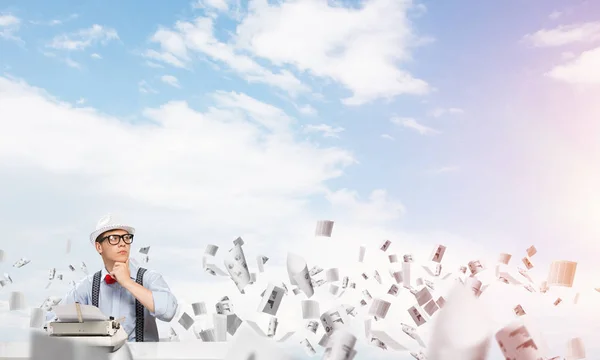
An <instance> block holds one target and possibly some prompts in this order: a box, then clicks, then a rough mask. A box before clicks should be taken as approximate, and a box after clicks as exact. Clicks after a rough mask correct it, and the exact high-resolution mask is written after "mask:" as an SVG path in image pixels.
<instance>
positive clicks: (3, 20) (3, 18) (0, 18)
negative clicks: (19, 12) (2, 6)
mask: <svg viewBox="0 0 600 360" xmlns="http://www.w3.org/2000/svg"><path fill="white" fill-rule="evenodd" d="M20 23H21V20H20V19H19V18H18V17H16V16H14V15H10V14H8V15H0V27H10V26H16V25H19V24H20Z"/></svg>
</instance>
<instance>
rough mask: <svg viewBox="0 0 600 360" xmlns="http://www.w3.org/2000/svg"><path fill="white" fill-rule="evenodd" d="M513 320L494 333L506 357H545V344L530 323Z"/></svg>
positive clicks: (529, 359) (532, 359)
mask: <svg viewBox="0 0 600 360" xmlns="http://www.w3.org/2000/svg"><path fill="white" fill-rule="evenodd" d="M520 319H521V320H519V321H515V322H513V323H511V324H509V325H507V326H505V327H504V328H502V329H500V331H498V332H497V333H496V341H497V342H498V345H499V346H500V350H502V353H503V354H504V356H505V357H506V358H511V359H518V360H534V359H540V358H542V359H543V358H545V357H546V351H547V348H546V345H545V343H543V339H542V338H541V334H540V333H539V332H537V331H533V329H532V327H531V323H530V322H527V321H523V320H522V319H525V317H521V318H520Z"/></svg>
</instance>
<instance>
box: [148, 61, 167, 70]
mask: <svg viewBox="0 0 600 360" xmlns="http://www.w3.org/2000/svg"><path fill="white" fill-rule="evenodd" d="M146 65H147V66H148V67H151V68H155V69H164V66H162V65H161V64H157V63H155V62H153V61H146Z"/></svg>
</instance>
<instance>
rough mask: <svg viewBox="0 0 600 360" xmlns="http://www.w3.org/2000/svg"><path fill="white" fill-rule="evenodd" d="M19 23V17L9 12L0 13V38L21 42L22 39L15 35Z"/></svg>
mask: <svg viewBox="0 0 600 360" xmlns="http://www.w3.org/2000/svg"><path fill="white" fill-rule="evenodd" d="M20 25H21V19H19V18H18V17H16V16H14V15H11V14H0V38H2V39H6V40H13V41H16V42H17V43H21V44H22V43H23V40H21V38H19V37H18V36H16V35H15V33H16V32H17V31H18V30H19V26H20Z"/></svg>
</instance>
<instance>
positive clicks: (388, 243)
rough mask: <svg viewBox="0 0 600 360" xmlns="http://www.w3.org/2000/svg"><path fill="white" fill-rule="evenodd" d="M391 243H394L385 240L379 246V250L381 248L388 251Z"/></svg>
mask: <svg viewBox="0 0 600 360" xmlns="http://www.w3.org/2000/svg"><path fill="white" fill-rule="evenodd" d="M390 245H392V242H391V241H389V240H383V242H382V243H381V245H380V246H379V250H381V251H387V249H388V248H389V247H390Z"/></svg>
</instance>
